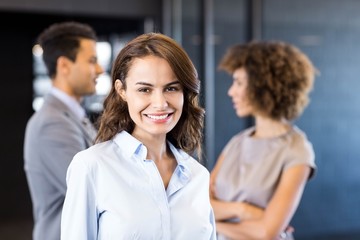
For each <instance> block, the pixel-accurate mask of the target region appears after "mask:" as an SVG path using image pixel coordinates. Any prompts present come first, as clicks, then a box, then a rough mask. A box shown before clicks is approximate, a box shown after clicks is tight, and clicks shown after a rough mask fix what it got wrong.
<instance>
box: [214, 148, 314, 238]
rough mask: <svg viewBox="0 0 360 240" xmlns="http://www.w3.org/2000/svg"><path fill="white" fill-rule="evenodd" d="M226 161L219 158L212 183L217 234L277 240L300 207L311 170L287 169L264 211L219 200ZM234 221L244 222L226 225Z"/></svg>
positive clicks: (238, 203)
mask: <svg viewBox="0 0 360 240" xmlns="http://www.w3.org/2000/svg"><path fill="white" fill-rule="evenodd" d="M223 161H224V156H223V155H220V157H219V159H218V161H217V163H216V165H215V167H214V169H213V171H212V172H211V180H210V184H211V185H210V199H211V204H212V207H213V209H214V213H215V219H216V230H217V232H218V233H221V234H223V235H225V236H227V237H229V238H231V239H234V240H235V239H238V240H242V239H244V240H250V239H254V240H255V239H261V240H272V239H277V237H278V236H279V235H280V233H281V232H282V231H283V230H284V229H286V227H287V226H288V224H289V222H290V220H291V218H292V216H293V215H294V213H295V210H296V209H297V207H298V205H299V202H300V199H301V196H302V193H303V190H304V187H305V184H306V181H307V179H308V176H309V174H310V167H309V166H306V165H303V164H301V165H296V166H293V167H291V168H289V169H287V170H286V171H285V172H284V173H283V174H282V176H281V178H280V182H279V185H278V187H277V189H276V191H275V193H274V195H273V197H272V198H271V200H270V202H269V204H268V205H267V207H266V208H265V209H261V208H259V207H256V206H254V205H251V204H249V203H245V202H225V201H221V200H219V199H217V198H216V189H215V187H214V182H215V179H216V176H217V173H218V171H219V169H220V167H221V164H222V162H223ZM234 217H236V218H239V219H240V220H241V221H240V222H236V223H234V222H224V221H223V220H226V219H229V218H234Z"/></svg>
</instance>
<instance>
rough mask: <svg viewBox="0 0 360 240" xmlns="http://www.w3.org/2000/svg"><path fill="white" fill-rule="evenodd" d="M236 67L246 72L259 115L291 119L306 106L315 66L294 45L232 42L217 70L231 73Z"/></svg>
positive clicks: (250, 94)
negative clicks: (235, 43)
mask: <svg viewBox="0 0 360 240" xmlns="http://www.w3.org/2000/svg"><path fill="white" fill-rule="evenodd" d="M239 68H244V69H245V71H246V72H247V75H248V88H247V94H248V99H249V102H250V103H251V105H252V106H253V107H254V109H255V110H256V111H257V112H259V113H260V114H263V115H265V116H269V117H271V118H272V119H281V118H285V119H288V120H292V119H295V118H297V117H298V116H300V115H301V113H302V112H303V110H304V108H305V107H306V106H307V104H308V102H309V96H308V95H309V92H310V91H311V90H312V87H313V82H314V78H315V74H316V68H315V67H314V66H313V64H312V62H311V61H310V59H309V58H308V57H307V56H306V55H305V54H304V53H303V52H302V51H301V50H300V49H298V48H297V47H295V46H293V45H291V44H288V43H285V42H281V41H268V42H255V41H253V42H250V43H246V44H237V45H234V46H232V47H230V48H229V49H228V50H227V52H226V53H225V55H224V56H223V58H222V59H221V61H220V64H219V69H220V70H225V71H226V72H228V73H229V74H233V73H234V71H235V70H237V69H239Z"/></svg>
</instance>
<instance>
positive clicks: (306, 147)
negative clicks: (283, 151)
mask: <svg viewBox="0 0 360 240" xmlns="http://www.w3.org/2000/svg"><path fill="white" fill-rule="evenodd" d="M289 151H290V152H289V157H288V158H287V160H286V161H285V167H284V169H285V170H286V169H288V168H290V167H293V166H295V165H299V164H305V165H308V166H309V167H310V168H311V171H310V174H309V178H308V179H311V178H313V177H314V175H315V173H316V164H315V153H314V149H313V146H312V144H311V142H309V141H308V140H307V138H306V136H305V135H304V134H303V135H297V137H295V138H294V140H293V142H292V144H291V146H290V147H289Z"/></svg>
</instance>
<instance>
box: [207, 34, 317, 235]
mask: <svg viewBox="0 0 360 240" xmlns="http://www.w3.org/2000/svg"><path fill="white" fill-rule="evenodd" d="M219 68H220V69H221V70H225V71H226V72H228V73H229V74H231V75H232V77H233V83H232V85H231V87H230V88H229V90H228V95H229V96H230V97H231V99H232V102H233V107H234V109H235V112H236V114H237V116H238V117H245V116H252V117H253V118H254V123H255V125H254V126H252V127H250V128H248V129H245V130H244V131H241V132H240V133H238V134H236V135H235V136H233V137H232V138H231V140H230V141H229V142H228V143H227V145H226V146H225V147H224V149H223V151H222V152H221V154H220V156H219V158H218V160H217V163H216V165H215V167H214V169H213V170H212V172H211V185H210V190H211V191H210V192H211V203H212V206H213V208H214V213H215V218H216V228H217V232H218V239H220V240H224V239H246V240H250V239H292V233H291V232H292V230H293V228H292V227H289V223H290V220H291V219H292V217H293V215H294V212H295V211H296V209H297V207H298V204H299V202H300V200H301V196H302V194H303V190H304V187H305V184H306V182H307V181H308V179H310V178H311V177H312V176H313V174H314V172H315V170H316V165H315V162H314V151H313V147H312V144H311V143H310V142H309V140H308V139H307V137H306V134H305V133H304V132H303V131H301V130H300V129H299V128H298V127H297V126H296V125H294V123H293V122H292V120H294V119H296V118H297V117H299V116H300V115H301V113H302V111H303V110H304V108H305V107H306V105H307V104H308V99H309V97H308V95H309V92H310V91H311V89H312V86H313V81H314V77H315V74H316V69H315V67H314V66H313V64H312V63H311V61H310V60H309V58H308V57H307V56H306V55H305V54H304V53H303V52H301V51H300V50H299V49H298V48H297V47H295V46H293V45H291V44H288V43H284V42H280V41H273V42H270V41H268V42H266V41H263V42H250V43H246V44H238V45H235V46H232V47H230V48H229V49H228V51H227V52H226V54H225V55H224V57H223V58H222V60H221V62H220V64H219Z"/></svg>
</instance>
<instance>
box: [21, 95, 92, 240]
mask: <svg viewBox="0 0 360 240" xmlns="http://www.w3.org/2000/svg"><path fill="white" fill-rule="evenodd" d="M94 137H95V136H90V135H89V133H88V131H87V130H86V128H85V127H84V126H83V124H82V122H81V121H80V120H79V119H78V118H76V116H75V115H74V114H73V113H72V112H71V111H70V109H69V108H68V107H67V106H66V105H65V104H64V103H62V102H61V101H60V100H59V99H57V98H56V97H54V96H53V95H51V94H49V95H47V96H46V98H45V101H44V104H43V106H42V107H41V108H40V109H39V110H38V111H37V112H35V113H34V115H33V116H32V117H31V118H30V119H29V121H28V123H27V126H26V131H25V140H24V168H25V173H26V177H27V181H28V185H29V190H30V195H31V199H32V204H33V215H34V222H35V225H34V230H33V240H58V239H60V218H61V210H62V206H63V202H64V199H65V193H66V171H67V168H68V166H69V164H70V162H71V160H72V158H73V156H74V155H75V154H76V153H77V152H79V151H81V150H84V149H86V148H88V147H89V146H91V145H92V144H93V140H94Z"/></svg>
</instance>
